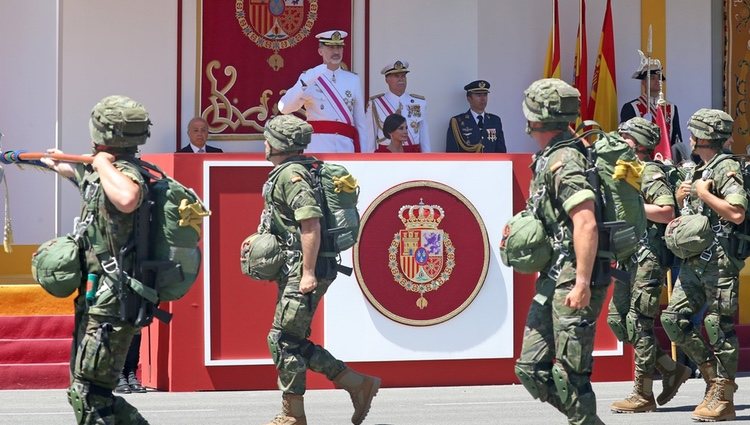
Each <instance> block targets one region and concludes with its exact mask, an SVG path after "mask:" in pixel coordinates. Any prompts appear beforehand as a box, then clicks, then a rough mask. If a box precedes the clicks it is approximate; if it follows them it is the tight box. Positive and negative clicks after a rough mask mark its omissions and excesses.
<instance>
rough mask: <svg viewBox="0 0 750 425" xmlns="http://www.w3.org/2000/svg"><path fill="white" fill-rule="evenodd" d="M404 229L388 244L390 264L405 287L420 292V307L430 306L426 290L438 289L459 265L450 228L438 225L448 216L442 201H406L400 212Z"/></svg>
mask: <svg viewBox="0 0 750 425" xmlns="http://www.w3.org/2000/svg"><path fill="white" fill-rule="evenodd" d="M398 216H399V218H400V219H401V222H402V223H404V226H405V228H404V230H400V231H399V232H398V233H396V234H395V235H394V237H393V241H392V242H391V246H390V247H389V248H388V267H389V268H390V270H391V273H392V274H393V279H394V281H395V282H396V283H398V284H399V285H401V286H402V287H403V288H404V289H406V290H407V291H410V292H416V293H418V294H419V299H417V302H416V304H417V307H419V308H420V309H424V308H426V307H427V304H428V302H427V299H426V298H425V297H424V294H425V293H427V292H430V291H435V290H438V289H439V288H440V287H441V286H442V285H443V284H445V283H446V282H447V281H448V279H450V276H451V273H452V272H453V268H454V267H455V265H456V263H455V248H454V247H453V243H452V242H451V239H450V237H449V235H448V233H447V232H445V231H443V230H441V229H439V228H438V226H439V225H440V222H441V221H442V220H443V218H444V217H445V211H443V208H442V207H440V206H439V205H425V204H424V202H423V201H422V199H420V200H419V204H418V205H404V206H402V207H401V209H400V210H399V212H398Z"/></svg>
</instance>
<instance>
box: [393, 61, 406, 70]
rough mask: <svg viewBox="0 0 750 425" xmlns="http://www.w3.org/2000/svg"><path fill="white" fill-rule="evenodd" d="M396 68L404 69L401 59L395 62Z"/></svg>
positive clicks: (394, 66)
mask: <svg viewBox="0 0 750 425" xmlns="http://www.w3.org/2000/svg"><path fill="white" fill-rule="evenodd" d="M393 68H394V69H404V63H403V62H401V61H396V63H395V64H393Z"/></svg>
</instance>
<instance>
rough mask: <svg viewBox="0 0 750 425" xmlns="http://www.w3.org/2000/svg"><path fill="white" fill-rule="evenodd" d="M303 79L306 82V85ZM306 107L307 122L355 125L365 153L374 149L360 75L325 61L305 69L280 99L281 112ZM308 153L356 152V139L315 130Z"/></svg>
mask: <svg viewBox="0 0 750 425" xmlns="http://www.w3.org/2000/svg"><path fill="white" fill-rule="evenodd" d="M303 82H304V85H303ZM303 106H304V107H305V111H306V113H307V121H308V122H310V121H338V122H342V123H348V124H351V125H353V126H354V127H356V131H357V132H358V134H359V144H360V146H361V151H362V152H372V151H374V150H375V147H374V143H373V141H372V140H371V139H372V137H368V136H369V132H368V131H367V121H366V119H365V102H364V100H363V95H362V88H361V85H360V81H359V76H358V75H357V74H354V73H353V72H349V71H346V70H344V69H342V68H339V69H337V70H335V71H331V70H330V69H328V67H327V66H326V65H325V64H321V65H318V66H316V67H315V68H311V69H308V70H307V71H305V72H303V73H302V74H301V75H300V77H299V78H298V79H297V83H296V84H295V85H294V86H293V87H292V88H290V89H289V90H287V92H286V93H285V94H284V96H282V97H281V100H279V111H281V113H282V114H290V113H292V112H294V111H297V110H299V109H300V108H302V107H303ZM305 151H306V152H310V153H313V152H354V143H353V140H352V139H350V138H349V137H346V136H343V135H339V134H319V133H313V135H312V140H311V142H310V144H309V145H308V146H307V148H306V149H305Z"/></svg>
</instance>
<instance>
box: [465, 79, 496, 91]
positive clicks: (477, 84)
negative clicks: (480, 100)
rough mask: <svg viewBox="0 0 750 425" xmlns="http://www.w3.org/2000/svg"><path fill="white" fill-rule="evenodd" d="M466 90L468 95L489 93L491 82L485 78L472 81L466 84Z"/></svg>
mask: <svg viewBox="0 0 750 425" xmlns="http://www.w3.org/2000/svg"><path fill="white" fill-rule="evenodd" d="M464 90H466V94H467V95H468V94H472V93H489V92H490V83H489V82H488V81H485V80H476V81H472V82H470V83H469V84H467V85H465V86H464Z"/></svg>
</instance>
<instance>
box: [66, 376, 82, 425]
mask: <svg viewBox="0 0 750 425" xmlns="http://www.w3.org/2000/svg"><path fill="white" fill-rule="evenodd" d="M82 392H83V386H82V385H81V384H80V383H78V382H73V383H72V384H70V388H68V403H70V405H71V406H72V407H73V413H74V414H75V416H76V424H77V425H83V411H84V410H85V408H86V407H85V405H84V402H83V398H84V397H85V396H86V395H85V394H82Z"/></svg>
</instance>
